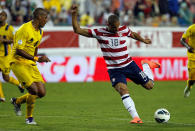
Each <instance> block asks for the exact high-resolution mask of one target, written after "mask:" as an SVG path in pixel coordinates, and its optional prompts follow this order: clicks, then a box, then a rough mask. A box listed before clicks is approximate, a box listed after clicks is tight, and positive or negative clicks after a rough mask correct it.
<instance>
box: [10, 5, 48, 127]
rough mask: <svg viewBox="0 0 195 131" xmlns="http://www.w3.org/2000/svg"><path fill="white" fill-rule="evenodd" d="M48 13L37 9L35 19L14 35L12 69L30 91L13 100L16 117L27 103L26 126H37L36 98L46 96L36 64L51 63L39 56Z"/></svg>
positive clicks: (34, 13) (44, 57) (46, 58)
mask: <svg viewBox="0 0 195 131" xmlns="http://www.w3.org/2000/svg"><path fill="white" fill-rule="evenodd" d="M47 16H48V12H47V11H46V10H45V9H42V8H36V9H35V10H34V12H33V19H32V20H31V21H30V22H28V23H25V24H23V25H22V26H21V27H20V28H19V29H18V30H17V31H16V33H15V35H14V46H13V50H12V56H13V62H12V63H11V69H12V71H13V72H14V74H15V75H16V77H17V78H18V80H19V81H20V82H21V83H22V85H23V86H24V87H25V88H26V89H27V90H28V93H27V94H25V95H23V96H20V97H17V98H12V99H11V101H12V104H13V105H14V108H15V112H16V115H21V110H20V106H21V104H22V103H26V104H27V106H26V124H36V122H35V121H34V119H33V116H32V114H33V109H34V104H35V101H36V98H42V97H44V96H45V94H46V89H45V86H44V81H43V78H42V76H41V74H40V72H39V70H38V68H37V66H36V62H50V60H49V58H48V57H46V56H41V57H38V56H37V51H38V46H39V45H40V42H41V39H42V35H43V31H42V29H41V28H42V27H44V26H45V24H46V22H47Z"/></svg>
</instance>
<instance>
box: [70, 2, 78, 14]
mask: <svg viewBox="0 0 195 131" xmlns="http://www.w3.org/2000/svg"><path fill="white" fill-rule="evenodd" d="M77 12H78V6H77V5H76V4H73V5H72V6H71V13H72V14H75V13H77Z"/></svg>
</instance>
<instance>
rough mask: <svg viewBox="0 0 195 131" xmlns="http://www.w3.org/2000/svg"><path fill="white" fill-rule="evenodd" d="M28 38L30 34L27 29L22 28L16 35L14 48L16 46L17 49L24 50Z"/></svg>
mask: <svg viewBox="0 0 195 131" xmlns="http://www.w3.org/2000/svg"><path fill="white" fill-rule="evenodd" d="M27 38H28V32H27V31H26V30H25V28H20V29H19V30H18V31H17V32H16V34H15V38H14V46H16V48H17V49H23V48H24V47H25V45H26V40H27Z"/></svg>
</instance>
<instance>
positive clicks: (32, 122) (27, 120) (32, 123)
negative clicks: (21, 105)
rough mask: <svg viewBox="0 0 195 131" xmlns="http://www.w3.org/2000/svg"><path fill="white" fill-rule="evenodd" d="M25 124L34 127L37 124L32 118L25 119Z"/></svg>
mask: <svg viewBox="0 0 195 131" xmlns="http://www.w3.org/2000/svg"><path fill="white" fill-rule="evenodd" d="M26 124H28V125H36V124H37V123H36V122H35V121H34V119H33V117H29V118H27V119H26Z"/></svg>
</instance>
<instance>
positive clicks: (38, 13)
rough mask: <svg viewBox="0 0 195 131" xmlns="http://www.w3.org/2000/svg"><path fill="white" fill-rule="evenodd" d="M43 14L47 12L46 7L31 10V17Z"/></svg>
mask: <svg viewBox="0 0 195 131" xmlns="http://www.w3.org/2000/svg"><path fill="white" fill-rule="evenodd" d="M43 14H48V11H47V10H46V9H43V8H36V9H35V10H34V11H33V19H37V18H38V16H40V15H43Z"/></svg>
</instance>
